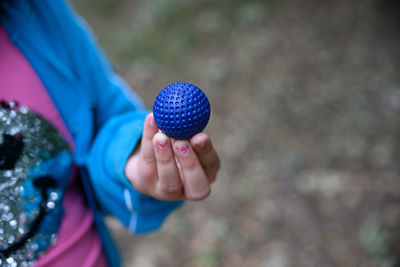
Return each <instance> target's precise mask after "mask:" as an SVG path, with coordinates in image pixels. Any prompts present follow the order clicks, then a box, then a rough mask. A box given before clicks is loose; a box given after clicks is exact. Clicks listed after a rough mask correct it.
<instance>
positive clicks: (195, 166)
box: [125, 113, 220, 201]
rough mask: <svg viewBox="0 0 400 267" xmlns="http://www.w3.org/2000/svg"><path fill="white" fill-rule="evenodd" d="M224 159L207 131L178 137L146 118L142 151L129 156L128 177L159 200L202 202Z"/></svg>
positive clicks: (151, 118) (149, 117)
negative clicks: (179, 138) (183, 138)
mask: <svg viewBox="0 0 400 267" xmlns="http://www.w3.org/2000/svg"><path fill="white" fill-rule="evenodd" d="M219 168H220V160H219V158H218V155H217V152H216V151H215V149H214V148H213V146H212V144H211V141H210V139H209V137H208V135H207V134H205V133H198V134H196V135H195V136H193V137H192V138H191V139H190V140H174V139H171V138H169V137H167V136H166V135H165V134H163V133H162V132H161V131H159V130H158V128H157V125H156V124H155V121H154V117H153V114H152V113H150V114H149V115H148V116H147V117H146V121H145V123H144V130H143V136H142V140H141V144H140V148H139V150H138V151H135V152H134V153H133V154H132V156H131V157H130V158H129V159H128V162H127V164H126V166H125V174H126V177H128V179H129V180H130V182H131V183H132V185H133V186H134V187H135V188H136V190H138V191H139V192H141V193H143V194H146V195H149V196H152V197H154V198H156V199H159V200H167V201H172V200H182V199H188V200H192V201H198V200H202V199H205V198H206V197H208V195H209V194H210V192H211V188H210V185H211V184H212V183H213V182H214V181H215V179H216V176H217V172H218V170H219Z"/></svg>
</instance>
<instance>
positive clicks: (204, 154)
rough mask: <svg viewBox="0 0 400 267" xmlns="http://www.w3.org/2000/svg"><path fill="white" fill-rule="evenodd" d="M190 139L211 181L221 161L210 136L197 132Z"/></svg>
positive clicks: (211, 181) (213, 179) (214, 177)
mask: <svg viewBox="0 0 400 267" xmlns="http://www.w3.org/2000/svg"><path fill="white" fill-rule="evenodd" d="M190 141H191V144H192V147H193V149H194V151H195V152H196V154H197V157H198V158H199V160H200V163H201V165H202V166H203V170H204V172H205V174H206V175H207V178H208V180H209V182H210V183H213V182H214V181H215V179H216V177H217V173H218V171H219V169H220V167H221V161H220V160H219V157H218V154H217V152H216V151H215V149H214V147H213V145H212V143H211V140H210V138H209V137H208V135H207V134H205V133H198V134H196V135H195V136H193V137H192V139H191V140H190Z"/></svg>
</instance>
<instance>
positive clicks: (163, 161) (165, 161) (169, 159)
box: [157, 157, 172, 165]
mask: <svg viewBox="0 0 400 267" xmlns="http://www.w3.org/2000/svg"><path fill="white" fill-rule="evenodd" d="M171 162H172V157H159V158H158V159H157V164H160V165H169V164H170V163H171Z"/></svg>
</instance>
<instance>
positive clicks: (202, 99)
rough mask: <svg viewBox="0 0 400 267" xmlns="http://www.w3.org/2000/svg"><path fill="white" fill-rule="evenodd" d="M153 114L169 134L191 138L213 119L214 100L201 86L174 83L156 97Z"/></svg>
mask: <svg viewBox="0 0 400 267" xmlns="http://www.w3.org/2000/svg"><path fill="white" fill-rule="evenodd" d="M153 113H154V120H155V122H156V124H157V126H158V128H159V129H160V130H161V131H162V132H163V133H165V134H166V135H167V136H169V137H172V138H175V139H179V140H183V139H190V138H191V137H193V136H194V135H195V134H197V133H199V132H201V131H202V130H203V129H204V128H205V127H206V125H207V123H208V120H209V119H210V103H209V102H208V99H207V96H206V95H205V94H204V93H203V91H201V89H200V88H198V87H197V86H195V85H193V84H190V83H183V82H180V83H173V84H170V85H168V86H167V87H165V88H164V89H163V90H162V91H161V92H160V93H159V94H158V96H157V97H156V100H155V101H154V105H153Z"/></svg>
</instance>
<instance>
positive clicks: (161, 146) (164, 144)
mask: <svg viewBox="0 0 400 267" xmlns="http://www.w3.org/2000/svg"><path fill="white" fill-rule="evenodd" d="M167 146H168V141H166V142H164V143H158V147H159V148H161V149H166V148H167Z"/></svg>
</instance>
